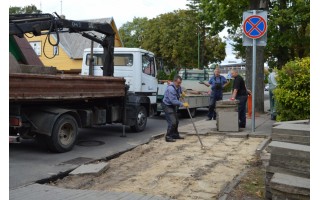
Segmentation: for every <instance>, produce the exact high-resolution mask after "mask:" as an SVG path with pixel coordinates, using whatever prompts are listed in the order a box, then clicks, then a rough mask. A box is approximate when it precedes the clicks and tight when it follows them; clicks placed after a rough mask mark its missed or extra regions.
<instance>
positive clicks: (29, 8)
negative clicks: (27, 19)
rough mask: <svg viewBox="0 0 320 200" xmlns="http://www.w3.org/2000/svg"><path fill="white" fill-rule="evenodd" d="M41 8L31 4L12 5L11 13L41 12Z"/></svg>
mask: <svg viewBox="0 0 320 200" xmlns="http://www.w3.org/2000/svg"><path fill="white" fill-rule="evenodd" d="M39 13H41V10H39V9H38V8H37V6H35V5H33V4H31V5H28V6H24V7H19V6H10V7H9V14H39Z"/></svg>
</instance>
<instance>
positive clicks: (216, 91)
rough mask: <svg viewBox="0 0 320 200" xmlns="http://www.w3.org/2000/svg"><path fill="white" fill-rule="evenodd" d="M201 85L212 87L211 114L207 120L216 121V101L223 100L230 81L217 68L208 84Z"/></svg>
mask: <svg viewBox="0 0 320 200" xmlns="http://www.w3.org/2000/svg"><path fill="white" fill-rule="evenodd" d="M200 83H201V84H204V85H206V86H207V87H209V86H211V95H210V103H209V113H208V119H207V120H212V119H213V120H216V117H217V114H216V111H215V108H216V101H219V100H222V97H223V88H224V87H225V86H227V85H228V84H229V81H227V79H226V78H225V77H224V76H221V75H220V69H219V68H216V69H215V70H214V75H213V76H212V77H211V78H210V79H209V82H208V83H204V82H200Z"/></svg>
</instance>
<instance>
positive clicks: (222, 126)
mask: <svg viewBox="0 0 320 200" xmlns="http://www.w3.org/2000/svg"><path fill="white" fill-rule="evenodd" d="M238 122H239V118H238V112H224V111H220V112H218V115H217V130H218V131H222V132H229V131H230V132H239V125H238Z"/></svg>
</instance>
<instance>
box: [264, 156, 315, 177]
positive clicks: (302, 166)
mask: <svg viewBox="0 0 320 200" xmlns="http://www.w3.org/2000/svg"><path fill="white" fill-rule="evenodd" d="M269 165H270V166H275V167H283V168H286V169H291V170H296V171H302V172H309V173H310V159H309V158H305V159H303V158H295V157H291V156H286V155H276V154H271V158H270V160H269Z"/></svg>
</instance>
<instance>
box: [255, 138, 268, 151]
mask: <svg viewBox="0 0 320 200" xmlns="http://www.w3.org/2000/svg"><path fill="white" fill-rule="evenodd" d="M270 142H271V137H268V138H267V139H264V140H263V141H262V142H261V143H260V144H259V146H258V147H257V149H256V155H258V156H260V154H261V152H262V151H263V150H264V149H265V148H266V147H267V146H268V144H269V143H270Z"/></svg>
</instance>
